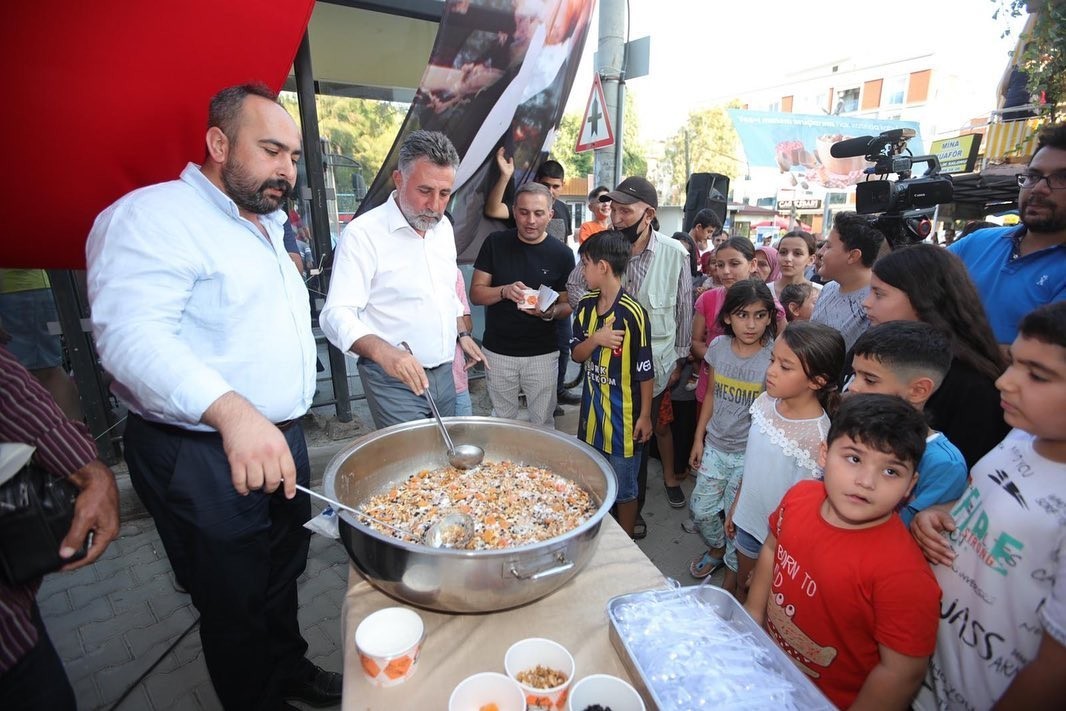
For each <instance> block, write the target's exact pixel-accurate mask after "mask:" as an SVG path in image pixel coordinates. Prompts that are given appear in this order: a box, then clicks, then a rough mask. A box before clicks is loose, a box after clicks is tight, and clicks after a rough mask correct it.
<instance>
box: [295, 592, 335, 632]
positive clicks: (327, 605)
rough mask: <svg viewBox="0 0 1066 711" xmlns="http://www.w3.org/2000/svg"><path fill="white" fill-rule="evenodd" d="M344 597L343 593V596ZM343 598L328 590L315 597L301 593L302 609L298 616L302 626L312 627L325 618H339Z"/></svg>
mask: <svg viewBox="0 0 1066 711" xmlns="http://www.w3.org/2000/svg"><path fill="white" fill-rule="evenodd" d="M341 598H343V595H342V596H341ZM341 604H342V603H341V600H340V599H338V597H337V596H334V595H331V594H330V593H329V592H328V591H326V592H322V593H320V594H319V595H316V596H315V597H313V598H308V596H307V595H300V609H299V610H298V611H297V613H296V614H297V618H298V619H299V621H300V627H310V626H311V625H315V624H318V623H319V622H322V621H323V620H329V619H338V617H339V616H340V611H341Z"/></svg>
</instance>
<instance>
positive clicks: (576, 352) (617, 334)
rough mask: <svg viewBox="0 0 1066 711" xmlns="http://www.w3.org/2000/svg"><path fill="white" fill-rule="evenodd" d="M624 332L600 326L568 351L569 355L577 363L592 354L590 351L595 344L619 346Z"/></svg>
mask: <svg viewBox="0 0 1066 711" xmlns="http://www.w3.org/2000/svg"><path fill="white" fill-rule="evenodd" d="M625 333H626V332H625V331H615V330H612V329H611V328H609V327H606V326H600V327H599V328H597V329H596V330H595V331H593V332H592V334H591V335H590V336H589V337H588V338H586V339H585V340H583V341H582V342H581V343H579V344H578V345H577V346H576V347H574V349H573V350H572V351H571V352H570V357H571V358H573V359H574V361H575V362H577V363H584V362H585V361H586V360H588V359H589V356H591V355H592V351H594V350H596V346H603V347H604V348H611V349H614V348H618V347H619V346H621V345H622V338H623V336H625Z"/></svg>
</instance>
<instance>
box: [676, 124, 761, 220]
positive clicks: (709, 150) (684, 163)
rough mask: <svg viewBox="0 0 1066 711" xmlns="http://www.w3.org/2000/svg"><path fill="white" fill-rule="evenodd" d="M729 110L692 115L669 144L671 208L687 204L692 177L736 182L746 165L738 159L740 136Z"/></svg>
mask: <svg viewBox="0 0 1066 711" xmlns="http://www.w3.org/2000/svg"><path fill="white" fill-rule="evenodd" d="M726 108H739V105H736V104H730V105H729V106H728V107H723V106H716V107H714V108H712V109H705V110H702V111H693V112H692V113H690V114H689V115H688V119H687V120H686V121H685V125H684V126H682V127H681V129H679V130H678V131H677V133H675V134H674V135H673V136H671V137H670V138H669V139H667V141H666V150H665V155H664V161H665V162H666V164H667V166H668V168H667V174H668V175H670V178H671V180H670V192H669V199H670V201H671V203H672V204H675V205H676V204H682V203H684V201H685V194H684V192H685V183H686V182H688V177H689V175H691V174H692V173H721V174H722V175H726V176H729V178H730V179H731V180H735V179H736V177H737V176H738V175H740V174H741V169H742V168H743V165H744V164H743V163H742V162H741V161H739V159H737V158H736V154H737V142H738V138H737V132H736V129H734V128H733V122H732V121H731V120H730V118H729V114H727V113H726Z"/></svg>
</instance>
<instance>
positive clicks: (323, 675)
mask: <svg viewBox="0 0 1066 711" xmlns="http://www.w3.org/2000/svg"><path fill="white" fill-rule="evenodd" d="M312 669H313V671H310V672H309V674H308V675H307V676H306V677H305V678H304V679H303V680H301V681H290V682H289V683H288V684H286V685H285V688H283V689H282V690H281V696H282V698H284V699H287V700H289V701H301V702H303V703H305V704H307V705H309V706H315V707H319V706H335V705H336V704H339V703H340V701H341V691H342V690H343V688H344V680H343V677H342V676H341V675H340V674H338V673H337V672H328V671H326V670H325V669H322V668H321V667H317V666H312Z"/></svg>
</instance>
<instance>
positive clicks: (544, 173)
mask: <svg viewBox="0 0 1066 711" xmlns="http://www.w3.org/2000/svg"><path fill="white" fill-rule="evenodd" d="M541 178H558V179H559V180H563V179H564V178H566V171H564V170H563V165H562V163H560V162H559V161H557V160H546V161H544V162H543V163H541V164H540V167H539V168H537V177H536V178H534V180H540V179H541Z"/></svg>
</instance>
